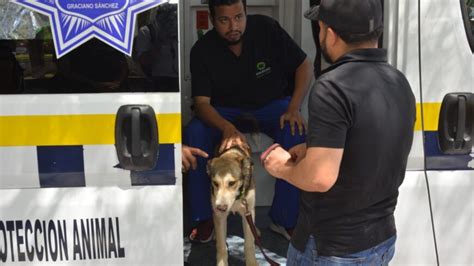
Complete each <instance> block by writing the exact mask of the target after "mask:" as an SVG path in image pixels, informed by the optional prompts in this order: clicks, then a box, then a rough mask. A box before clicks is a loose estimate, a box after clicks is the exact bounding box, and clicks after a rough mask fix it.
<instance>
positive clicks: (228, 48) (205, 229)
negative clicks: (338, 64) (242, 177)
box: [183, 0, 312, 242]
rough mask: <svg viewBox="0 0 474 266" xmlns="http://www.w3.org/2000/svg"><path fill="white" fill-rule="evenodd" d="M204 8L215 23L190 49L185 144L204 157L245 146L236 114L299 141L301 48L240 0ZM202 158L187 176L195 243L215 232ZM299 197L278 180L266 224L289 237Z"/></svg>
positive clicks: (289, 143) (306, 74)
mask: <svg viewBox="0 0 474 266" xmlns="http://www.w3.org/2000/svg"><path fill="white" fill-rule="evenodd" d="M209 10H210V14H211V22H212V24H213V26H214V29H213V30H211V31H209V32H208V33H206V34H205V35H204V36H203V37H202V38H201V39H200V40H199V41H198V42H197V43H196V44H195V45H194V46H193V48H192V50H191V74H192V95H193V98H194V111H195V113H196V117H195V118H194V119H193V120H192V121H191V122H190V123H189V124H188V126H187V128H186V129H185V131H184V139H183V143H184V144H187V145H190V146H193V147H197V148H200V149H201V150H203V151H205V152H207V153H208V154H209V157H213V155H214V150H215V148H216V147H219V148H220V150H223V149H225V148H228V147H230V146H231V145H247V142H246V140H245V137H244V136H243V135H242V133H241V132H240V131H239V130H238V129H237V128H236V127H235V125H234V124H232V121H233V120H234V119H235V118H236V117H238V116H241V115H242V114H250V115H252V116H253V117H255V118H256V120H257V122H258V124H259V125H258V126H259V129H260V131H261V132H263V133H265V134H267V135H269V136H270V137H271V138H273V139H274V140H275V141H276V142H278V143H280V144H281V145H282V146H283V147H284V148H285V149H289V148H291V147H293V146H294V145H296V144H299V143H302V142H304V141H305V135H304V127H303V118H302V116H301V114H300V104H301V102H302V101H303V98H304V96H305V95H306V92H307V90H308V86H309V83H310V81H311V74H312V73H311V72H312V69H311V64H310V62H309V60H307V58H306V54H305V53H304V52H303V51H302V50H301V49H300V48H299V47H298V46H297V44H296V43H295V42H294V41H293V40H292V39H291V37H290V36H289V35H288V34H287V33H286V32H285V31H284V30H283V29H282V28H281V26H280V25H279V24H278V23H277V22H276V21H275V20H273V19H271V18H269V17H266V16H262V15H248V16H247V14H246V3H245V0H210V1H209ZM289 77H291V78H289ZM292 79H294V83H293V82H291V81H290V80H292ZM291 83H293V84H294V86H293V87H290V86H292V85H289V84H291ZM206 163H207V159H206V158H198V165H197V168H196V170H190V171H189V174H188V175H189V176H188V182H189V183H188V190H187V193H188V194H189V198H190V201H189V202H190V216H191V218H192V219H193V222H198V225H197V227H196V228H195V229H194V230H193V231H192V233H191V235H190V239H191V240H193V241H197V242H207V241H210V240H211V239H212V236H213V223H212V219H211V218H212V208H211V202H210V186H211V185H210V179H209V177H208V175H207V174H206ZM298 201H299V190H298V189H296V188H295V187H293V186H292V185H290V184H289V183H287V182H286V181H281V180H277V181H276V184H275V196H274V198H273V203H272V207H271V210H270V216H271V219H272V221H273V224H272V225H271V227H270V228H271V229H273V230H274V231H278V232H279V233H281V234H283V235H284V236H285V237H286V238H287V239H289V237H290V235H291V230H292V229H293V228H294V227H295V225H296V218H297V215H298Z"/></svg>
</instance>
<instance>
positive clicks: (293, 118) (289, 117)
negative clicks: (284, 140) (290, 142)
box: [280, 110, 306, 136]
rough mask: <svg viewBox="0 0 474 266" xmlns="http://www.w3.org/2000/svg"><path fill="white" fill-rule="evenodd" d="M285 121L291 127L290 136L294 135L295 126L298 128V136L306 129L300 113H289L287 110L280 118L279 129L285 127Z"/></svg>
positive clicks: (296, 111)
mask: <svg viewBox="0 0 474 266" xmlns="http://www.w3.org/2000/svg"><path fill="white" fill-rule="evenodd" d="M285 121H288V122H289V123H290V127H291V135H293V136H294V135H295V126H298V132H299V134H300V135H303V133H304V130H305V128H306V125H305V122H304V119H303V116H301V113H300V111H298V110H295V111H290V110H287V111H286V112H285V113H284V114H283V115H282V116H281V117H280V128H281V129H283V127H284V126H285Z"/></svg>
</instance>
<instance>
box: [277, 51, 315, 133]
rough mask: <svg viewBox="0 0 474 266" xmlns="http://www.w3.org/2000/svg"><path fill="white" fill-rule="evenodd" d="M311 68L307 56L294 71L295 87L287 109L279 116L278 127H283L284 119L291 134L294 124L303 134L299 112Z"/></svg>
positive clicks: (311, 72) (309, 79)
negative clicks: (288, 125) (287, 122)
mask: <svg viewBox="0 0 474 266" xmlns="http://www.w3.org/2000/svg"><path fill="white" fill-rule="evenodd" d="M312 74H313V68H312V66H311V63H310V61H309V60H308V58H305V60H304V61H303V62H302V63H301V64H300V65H299V66H298V68H297V69H296V72H295V88H294V91H293V95H292V97H291V101H290V104H289V105H288V110H287V111H286V112H285V113H284V114H283V115H282V116H281V117H280V127H281V128H283V126H284V123H285V121H289V122H290V126H291V134H292V135H294V134H295V125H296V126H298V130H299V133H300V134H303V132H304V131H303V127H304V120H303V117H302V116H301V113H300V107H301V103H302V102H303V99H304V97H305V96H306V93H307V92H308V88H309V85H310V82H311V78H312Z"/></svg>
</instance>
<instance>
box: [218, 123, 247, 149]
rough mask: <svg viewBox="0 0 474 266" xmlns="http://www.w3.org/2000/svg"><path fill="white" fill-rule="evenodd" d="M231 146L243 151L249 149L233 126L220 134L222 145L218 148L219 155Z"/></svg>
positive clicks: (242, 135) (245, 141)
mask: <svg viewBox="0 0 474 266" xmlns="http://www.w3.org/2000/svg"><path fill="white" fill-rule="evenodd" d="M232 146H238V147H241V148H243V149H248V148H249V146H248V144H247V140H246V139H245V136H244V134H242V133H241V132H240V131H239V130H237V128H235V127H234V126H229V127H226V128H225V129H224V131H223V132H222V143H221V146H220V147H219V153H221V152H223V151H225V150H227V149H229V148H230V147H232Z"/></svg>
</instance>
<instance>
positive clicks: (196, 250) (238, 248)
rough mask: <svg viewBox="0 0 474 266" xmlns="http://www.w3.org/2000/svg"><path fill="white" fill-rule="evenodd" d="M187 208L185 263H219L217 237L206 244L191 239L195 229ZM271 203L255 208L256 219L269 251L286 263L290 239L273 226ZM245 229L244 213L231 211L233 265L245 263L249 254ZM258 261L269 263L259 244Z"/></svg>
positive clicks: (229, 242)
mask: <svg viewBox="0 0 474 266" xmlns="http://www.w3.org/2000/svg"><path fill="white" fill-rule="evenodd" d="M186 209H187V208H184V210H185V212H184V261H185V265H190V266H198V265H199V266H204V265H206V266H207V265H216V242H215V240H213V241H211V242H209V243H205V244H194V243H190V242H189V239H188V236H189V233H190V232H191V230H192V224H190V221H189V219H188V215H187V212H186ZM269 210H270V207H257V208H256V209H255V213H256V219H255V223H256V226H257V228H258V229H259V230H260V232H261V242H262V248H263V249H264V250H265V253H266V254H267V255H268V256H269V257H270V258H272V259H273V260H275V261H276V262H278V263H280V264H281V265H285V264H286V251H287V248H288V241H287V240H286V239H285V238H284V237H283V236H280V235H279V234H276V233H274V232H273V231H271V230H270V229H269V224H270V218H269V216H268V212H269ZM243 238H244V237H243V230H242V219H241V217H240V215H238V214H235V215H229V218H228V221H227V247H228V251H229V265H245V256H244V250H243V242H244V239H243ZM255 250H256V257H257V262H258V264H259V265H269V264H268V263H266V261H265V258H264V257H263V255H262V253H261V252H260V250H259V248H258V246H255Z"/></svg>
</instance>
